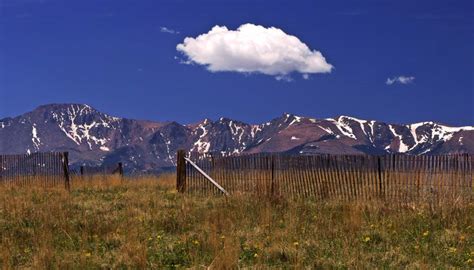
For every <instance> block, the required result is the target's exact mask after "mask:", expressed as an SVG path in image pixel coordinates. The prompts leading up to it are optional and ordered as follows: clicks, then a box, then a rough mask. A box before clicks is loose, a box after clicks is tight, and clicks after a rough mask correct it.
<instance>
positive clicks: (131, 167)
mask: <svg viewBox="0 0 474 270" xmlns="http://www.w3.org/2000/svg"><path fill="white" fill-rule="evenodd" d="M178 149H185V150H186V151H188V153H190V154H194V153H199V154H204V153H212V154H218V155H224V156H228V155H241V154H251V153H262V152H283V153H289V154H303V155H307V154H317V153H330V154H391V153H401V154H410V155H422V154H425V155H434V154H459V153H471V154H473V153H474V126H465V127H450V126H447V125H443V124H440V123H436V122H421V123H414V124H404V125H403V124H387V123H384V122H379V121H374V120H362V119H357V118H354V117H350V116H339V117H336V118H326V119H316V118H311V117H303V116H297V115H294V114H289V113H284V114H283V115H281V116H279V117H277V118H274V119H272V120H270V121H269V122H266V123H262V124H248V123H244V122H241V121H238V120H233V119H229V118H225V117H222V118H220V119H218V120H215V121H213V120H210V119H204V120H202V121H201V122H198V123H194V124H180V123H177V122H154V121H144V120H134V119H127V118H120V117H114V116H110V115H108V114H105V113H102V112H100V111H98V110H96V109H94V108H92V107H91V106H88V105H85V104H48V105H43V106H39V107H38V108H36V109H35V110H33V111H31V112H28V113H25V114H22V115H20V116H17V117H13V118H4V119H0V154H25V153H33V152H45V151H68V152H69V155H70V162H71V164H72V166H79V165H92V166H99V165H110V164H115V163H117V162H123V164H124V168H125V170H126V171H128V172H159V171H162V170H166V169H170V168H173V167H174V165H175V162H176V161H175V160H176V151H177V150H178Z"/></svg>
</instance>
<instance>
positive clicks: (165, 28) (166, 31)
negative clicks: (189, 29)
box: [160, 26, 179, 34]
mask: <svg viewBox="0 0 474 270" xmlns="http://www.w3.org/2000/svg"><path fill="white" fill-rule="evenodd" d="M160 31H161V32H162V33H168V34H179V31H176V30H174V29H171V28H168V27H166V26H161V27H160Z"/></svg>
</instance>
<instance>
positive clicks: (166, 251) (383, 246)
mask: <svg viewBox="0 0 474 270" xmlns="http://www.w3.org/2000/svg"><path fill="white" fill-rule="evenodd" d="M174 187H175V178H174V176H173V175H167V176H162V177H160V178H153V177H142V178H137V179H129V178H125V179H121V178H119V177H102V176H98V177H92V178H90V179H88V178H85V179H83V180H81V179H80V178H75V179H72V188H71V192H67V191H66V190H64V188H63V187H62V186H61V187H58V188H48V189H45V188H42V187H38V186H32V187H18V188H17V187H0V264H1V265H2V268H5V269H8V268H34V269H44V268H53V269H54V268H60V269H64V268H80V269H84V268H87V269H90V268H92V269H94V268H155V269H163V268H189V267H192V268H197V269H201V268H202V269H204V268H207V267H211V268H212V269H235V268H238V267H252V268H425V269H431V268H450V267H454V268H472V267H474V264H473V260H474V225H473V224H474V205H472V204H457V205H455V206H453V205H449V204H441V205H437V206H436V207H432V206H431V207H428V206H424V205H422V204H419V205H411V206H410V207H407V206H401V205H396V206H394V205H390V204H388V203H383V202H376V201H372V202H366V203H364V202H338V201H325V202H320V201H319V202H318V201H313V200H312V199H310V198H307V199H294V200H293V199H284V198H278V199H269V198H264V197H258V196H252V195H235V196H231V197H230V198H227V199H226V198H224V197H219V196H216V197H204V196H192V195H186V194H179V193H176V191H175V189H174Z"/></svg>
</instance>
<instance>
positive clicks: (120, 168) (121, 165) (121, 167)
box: [118, 162, 123, 176]
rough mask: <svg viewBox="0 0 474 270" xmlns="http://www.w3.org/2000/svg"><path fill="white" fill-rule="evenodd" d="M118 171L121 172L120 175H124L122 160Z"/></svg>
mask: <svg viewBox="0 0 474 270" xmlns="http://www.w3.org/2000/svg"><path fill="white" fill-rule="evenodd" d="M118 172H119V174H120V176H123V164H122V162H119V163H118Z"/></svg>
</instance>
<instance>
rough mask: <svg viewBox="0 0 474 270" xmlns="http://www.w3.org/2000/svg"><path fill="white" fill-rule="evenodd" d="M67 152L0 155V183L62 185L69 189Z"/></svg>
mask: <svg viewBox="0 0 474 270" xmlns="http://www.w3.org/2000/svg"><path fill="white" fill-rule="evenodd" d="M68 162H69V161H68V153H67V152H62V153H60V152H48V153H32V154H25V155H0V183H1V184H6V185H19V186H29V185H40V186H44V187H51V186H57V185H62V184H63V185H64V186H65V188H66V189H68V190H69V188H70V183H69V166H68Z"/></svg>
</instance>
